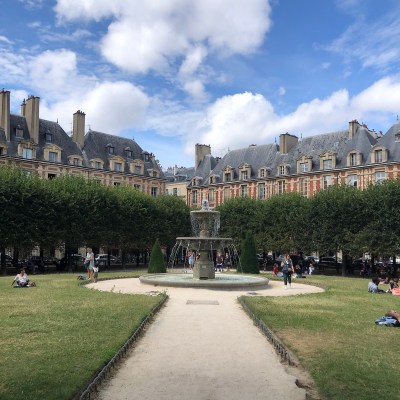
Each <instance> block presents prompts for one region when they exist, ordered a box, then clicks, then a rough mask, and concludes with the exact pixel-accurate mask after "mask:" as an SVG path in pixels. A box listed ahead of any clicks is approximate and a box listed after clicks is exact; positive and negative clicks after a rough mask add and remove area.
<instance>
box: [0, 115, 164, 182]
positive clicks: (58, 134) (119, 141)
mask: <svg viewBox="0 0 400 400" xmlns="http://www.w3.org/2000/svg"><path fill="white" fill-rule="evenodd" d="M17 128H18V129H21V130H22V132H23V134H22V137H17V136H16V129H17ZM46 134H51V135H52V141H51V142H46ZM21 140H30V135H29V131H28V126H27V124H26V119H25V117H23V116H21V115H14V114H10V141H8V142H6V137H5V132H4V131H3V129H0V142H3V143H7V154H8V155H10V156H12V157H18V143H19V142H20V141H21ZM50 144H54V145H57V146H59V147H60V148H61V150H62V151H61V161H60V163H61V164H66V165H67V164H69V160H68V157H70V156H73V155H74V156H81V157H82V158H83V160H84V162H83V166H86V167H89V166H90V164H89V160H90V159H93V158H99V159H101V160H102V161H103V162H104V170H109V167H110V165H109V157H110V155H109V154H108V148H107V145H109V144H110V145H112V146H113V147H114V150H115V152H114V156H121V157H123V158H124V159H125V160H126V164H125V170H124V172H127V173H128V172H129V165H128V162H129V161H130V160H135V159H139V160H143V161H144V175H145V176H150V174H149V172H148V171H149V170H150V169H155V170H157V171H159V177H160V178H161V179H165V177H164V174H163V172H162V171H161V169H160V167H159V166H158V163H157V161H156V160H155V157H154V155H153V154H151V153H148V152H146V151H143V149H142V148H141V147H140V146H139V145H138V144H137V143H136V142H135V141H134V140H132V139H127V138H123V137H119V136H114V135H109V134H106V133H102V132H96V131H92V130H90V131H89V132H88V133H87V134H86V135H85V144H84V148H83V149H82V148H81V147H80V145H79V144H78V143H76V142H74V141H73V140H72V137H70V136H69V135H68V134H67V133H66V132H65V131H64V130H63V129H62V128H61V126H60V125H59V124H58V123H57V122H53V121H47V120H44V119H39V143H38V145H37V146H36V157H35V160H39V161H46V160H45V159H44V148H45V147H46V146H47V145H50ZM128 148H129V149H130V150H131V151H132V157H130V158H128V157H127V153H126V150H127V149H128ZM145 159H146V160H147V161H146V160H145Z"/></svg>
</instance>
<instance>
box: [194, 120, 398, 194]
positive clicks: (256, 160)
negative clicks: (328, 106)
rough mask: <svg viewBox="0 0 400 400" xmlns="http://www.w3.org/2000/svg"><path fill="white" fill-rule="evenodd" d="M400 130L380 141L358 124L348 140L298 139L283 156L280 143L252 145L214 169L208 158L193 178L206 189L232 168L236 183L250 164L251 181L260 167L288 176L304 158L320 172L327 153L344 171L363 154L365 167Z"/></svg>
mask: <svg viewBox="0 0 400 400" xmlns="http://www.w3.org/2000/svg"><path fill="white" fill-rule="evenodd" d="M399 129H400V124H396V125H394V126H393V127H392V128H391V129H390V130H389V131H388V133H387V134H386V135H384V136H383V137H382V138H379V137H378V136H377V134H376V133H375V132H372V131H370V130H369V129H368V128H367V127H365V126H363V125H358V126H357V131H356V133H355V134H354V136H353V137H352V138H350V137H349V131H348V130H343V131H338V132H331V133H325V134H320V135H315V136H310V137H306V138H302V139H299V140H298V142H297V144H296V145H294V146H293V147H292V148H291V149H290V150H289V152H288V153H287V154H283V153H281V152H280V149H279V146H278V145H277V144H265V145H257V146H256V145H252V146H249V147H247V148H243V149H237V150H232V151H230V152H228V153H227V154H226V155H225V156H224V157H223V158H222V159H221V160H219V162H218V163H217V165H216V166H215V167H214V168H212V167H211V168H209V165H208V164H209V161H208V159H207V157H205V158H204V160H203V161H202V162H201V163H200V165H199V167H198V168H197V169H196V171H195V173H194V176H196V177H200V178H202V179H201V182H199V181H198V182H199V183H198V184H199V185H200V186H203V185H204V186H206V185H208V184H209V177H210V176H213V175H214V176H216V177H219V179H218V180H217V181H216V182H222V175H223V173H224V170H225V169H226V168H227V167H230V168H233V169H234V180H237V179H239V176H240V174H239V168H240V167H241V166H242V165H244V164H248V165H250V167H251V178H256V177H257V176H258V170H259V169H260V168H267V169H268V170H269V176H270V177H274V176H277V174H278V167H279V166H280V165H285V166H287V167H289V171H290V173H289V174H295V173H297V161H298V160H299V159H300V158H301V157H303V156H305V157H307V158H311V160H312V170H313V171H319V170H320V162H319V160H320V157H321V156H322V155H324V154H325V153H331V154H335V157H336V168H343V167H346V166H347V156H348V154H349V153H350V152H352V151H355V152H357V153H360V154H361V155H362V157H361V163H362V164H368V163H369V162H370V159H371V156H370V153H371V149H372V148H373V146H375V145H379V144H380V145H382V146H386V147H387V148H388V149H389V147H390V146H392V145H391V143H393V142H394V135H395V134H396V133H397V132H399V133H400V130H399ZM390 136H391V137H390ZM389 137H390V138H389ZM386 142H387V143H386ZM392 147H393V146H392ZM389 153H390V152H389ZM392 155H393V159H394V160H397V161H400V143H399V146H396V152H394V151H393V152H392ZM208 157H211V156H208ZM389 161H390V160H389Z"/></svg>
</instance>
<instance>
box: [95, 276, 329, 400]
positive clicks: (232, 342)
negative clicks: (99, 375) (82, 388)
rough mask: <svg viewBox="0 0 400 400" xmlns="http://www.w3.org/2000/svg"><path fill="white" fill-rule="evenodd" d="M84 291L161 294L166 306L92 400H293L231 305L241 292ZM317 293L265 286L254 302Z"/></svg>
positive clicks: (293, 392)
mask: <svg viewBox="0 0 400 400" xmlns="http://www.w3.org/2000/svg"><path fill="white" fill-rule="evenodd" d="M88 287H92V288H96V289H98V290H113V291H114V292H121V293H149V294H151V292H152V291H155V292H157V291H163V290H166V291H167V293H168V295H169V300H168V302H167V304H166V306H165V307H164V308H163V309H162V310H161V311H160V312H159V313H158V314H157V315H156V317H155V318H154V320H153V321H152V323H151V324H150V325H149V327H148V328H147V329H146V332H145V334H144V336H143V337H142V338H141V339H140V340H139V341H138V343H137V344H136V345H135V347H134V348H133V349H132V351H131V352H130V354H129V355H128V356H127V358H126V359H125V360H124V361H123V362H122V363H121V365H120V367H119V368H118V371H116V372H115V373H114V374H113V376H112V377H110V378H109V379H108V380H107V381H106V382H104V384H103V385H102V387H101V389H100V391H99V393H98V397H97V398H98V399H99V400H122V399H130V400H134V399H140V400H152V399H154V400H156V399H157V400H164V399H165V400H172V399H173V400H181V399H182V400H184V399H185V400H186V399H191V400H219V399H221V400H222V399H223V400H226V399H229V400H236V399H237V400H245V399H251V400H258V399H260V400H261V399H263V400H265V399H271V400H272V399H273V400H280V399H282V400H283V399H285V400H288V399H290V400H297V399H305V398H306V392H305V390H304V389H302V388H299V387H297V385H296V383H295V381H296V377H295V376H292V375H290V374H289V373H288V371H287V368H285V367H284V366H283V365H282V364H281V363H280V360H279V357H278V356H277V355H276V353H275V350H274V349H273V347H272V346H271V345H270V344H269V342H268V341H267V339H266V338H265V337H264V336H263V335H262V334H261V332H260V331H259V330H258V328H257V327H256V326H254V324H253V322H252V321H251V319H250V318H249V317H248V316H247V315H246V313H245V312H244V311H243V309H242V308H241V307H240V305H239V304H238V302H237V301H236V299H237V297H238V296H240V295H243V294H246V293H247V291H238V290H232V291H227V290H208V289H190V288H160V287H152V286H149V285H143V284H141V283H140V282H139V280H138V279H133V278H130V279H118V280H109V281H100V282H98V283H95V284H90V285H88ZM320 291H322V289H320V288H317V287H313V286H310V285H304V284H300V283H293V284H292V289H288V290H284V288H283V284H282V282H276V281H270V283H269V285H268V288H266V289H262V290H257V294H258V295H261V296H282V295H284V296H290V295H296V294H300V293H315V292H320Z"/></svg>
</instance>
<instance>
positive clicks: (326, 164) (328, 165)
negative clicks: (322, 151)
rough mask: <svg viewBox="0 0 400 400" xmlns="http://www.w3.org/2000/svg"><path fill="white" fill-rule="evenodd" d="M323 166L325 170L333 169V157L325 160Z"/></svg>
mask: <svg viewBox="0 0 400 400" xmlns="http://www.w3.org/2000/svg"><path fill="white" fill-rule="evenodd" d="M322 166H323V169H324V170H327V169H332V159H330V158H329V159H327V160H324V161H323V163H322Z"/></svg>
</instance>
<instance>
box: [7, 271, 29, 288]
mask: <svg viewBox="0 0 400 400" xmlns="http://www.w3.org/2000/svg"><path fill="white" fill-rule="evenodd" d="M15 282H17V286H21V287H24V286H28V285H29V278H28V275H27V274H26V272H25V268H21V270H20V272H19V274H17V275H16V276H15V278H14V280H13V282H12V284H11V286H14V283H15Z"/></svg>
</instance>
